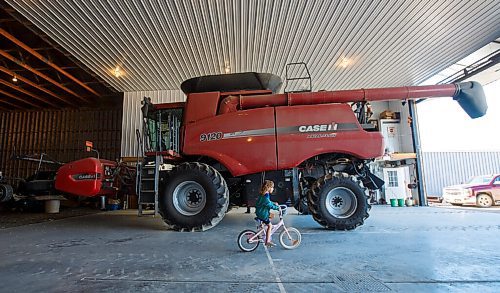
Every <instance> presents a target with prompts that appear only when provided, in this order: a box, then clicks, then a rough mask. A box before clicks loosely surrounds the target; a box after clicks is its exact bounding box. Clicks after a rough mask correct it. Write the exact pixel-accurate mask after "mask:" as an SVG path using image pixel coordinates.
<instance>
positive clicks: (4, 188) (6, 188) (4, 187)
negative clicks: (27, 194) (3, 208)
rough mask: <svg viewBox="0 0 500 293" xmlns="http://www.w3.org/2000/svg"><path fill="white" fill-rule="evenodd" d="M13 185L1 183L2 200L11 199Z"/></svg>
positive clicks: (0, 199) (0, 196)
mask: <svg viewBox="0 0 500 293" xmlns="http://www.w3.org/2000/svg"><path fill="white" fill-rule="evenodd" d="M12 194H13V192H12V186H10V185H8V184H0V202H6V201H9V200H10V199H11V198H12Z"/></svg>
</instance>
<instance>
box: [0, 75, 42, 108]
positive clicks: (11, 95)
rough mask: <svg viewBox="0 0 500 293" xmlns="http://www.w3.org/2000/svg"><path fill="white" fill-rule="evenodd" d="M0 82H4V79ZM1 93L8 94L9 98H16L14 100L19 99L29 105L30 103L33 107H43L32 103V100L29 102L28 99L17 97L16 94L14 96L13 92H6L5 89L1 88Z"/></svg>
mask: <svg viewBox="0 0 500 293" xmlns="http://www.w3.org/2000/svg"><path fill="white" fill-rule="evenodd" d="M0 83H4V81H3V80H1V79H0ZM0 95H4V96H7V97H9V98H12V99H14V100H17V101H20V102H23V103H25V104H28V105H30V106H33V107H35V108H41V107H40V106H39V105H36V104H33V103H31V102H28V101H26V99H22V98H19V97H16V96H14V95H13V94H11V93H8V92H5V91H3V90H0Z"/></svg>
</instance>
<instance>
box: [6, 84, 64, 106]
mask: <svg viewBox="0 0 500 293" xmlns="http://www.w3.org/2000/svg"><path fill="white" fill-rule="evenodd" d="M0 84H3V85H6V86H8V87H10V88H12V89H15V90H16V91H19V92H21V93H23V94H25V95H28V96H30V97H32V98H35V99H37V100H38V101H41V102H43V103H45V104H48V105H50V106H52V107H56V108H61V106H57V105H55V104H52V103H51V102H48V101H46V100H45V99H44V98H41V97H39V96H38V95H35V94H33V93H31V92H28V91H27V90H25V89H23V88H21V87H19V86H16V85H13V84H11V83H9V82H6V81H5V80H2V79H0ZM24 101H25V103H27V104H30V105H32V106H37V105H35V104H33V103H31V102H28V101H26V100H24ZM38 107H40V106H38Z"/></svg>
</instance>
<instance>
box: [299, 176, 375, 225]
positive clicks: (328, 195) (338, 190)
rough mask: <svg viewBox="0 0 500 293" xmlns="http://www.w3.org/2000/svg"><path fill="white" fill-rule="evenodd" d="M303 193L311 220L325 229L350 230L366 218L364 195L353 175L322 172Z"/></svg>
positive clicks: (366, 204) (366, 202)
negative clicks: (324, 173) (305, 195)
mask: <svg viewBox="0 0 500 293" xmlns="http://www.w3.org/2000/svg"><path fill="white" fill-rule="evenodd" d="M307 197H308V206H309V212H310V213H311V214H312V216H313V218H314V220H316V222H318V223H319V224H320V225H322V226H324V227H326V228H328V229H331V230H352V229H355V228H356V227H358V226H361V225H363V223H364V220H365V219H366V218H368V209H369V208H370V205H369V204H368V197H367V196H366V195H365V191H364V188H362V187H361V186H360V185H359V184H358V181H354V180H353V177H343V176H342V174H336V175H331V174H328V175H325V176H323V177H321V178H319V179H318V180H317V181H316V183H314V184H313V186H312V188H311V190H309V192H308V194H307Z"/></svg>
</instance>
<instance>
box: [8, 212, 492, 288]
mask: <svg viewBox="0 0 500 293" xmlns="http://www.w3.org/2000/svg"><path fill="white" fill-rule="evenodd" d="M245 210H246V209H244V208H239V209H234V210H232V211H230V212H229V213H228V214H227V215H226V217H225V218H224V220H223V221H222V222H221V223H220V224H219V225H218V226H217V227H215V228H213V229H212V230H210V231H207V232H198V233H179V232H173V231H168V230H166V229H165V228H164V225H163V222H162V221H161V219H160V218H158V217H157V218H152V217H141V218H139V217H137V216H136V211H132V210H129V211H115V212H104V213H99V214H93V215H87V216H81V217H73V218H67V219H62V220H57V221H52V222H45V223H39V224H32V225H27V226H21V227H13V228H8V229H3V230H0V284H1V286H0V291H1V292H140V291H147V292H165V291H174V290H175V291H176V292H386V291H400V292H450V291H451V292H499V291H500V246H499V235H500V234H499V232H500V212H499V211H498V210H495V209H492V210H487V209H476V210H465V209H451V208H450V209H449V208H440V207H405V208H403V207H398V208H396V207H393V208H391V207H388V206H374V207H373V208H372V210H371V216H370V218H369V219H368V220H367V221H366V223H365V225H364V226H361V227H359V228H358V229H356V230H354V231H347V232H338V231H328V230H324V229H322V228H321V227H320V226H319V225H318V224H317V223H316V222H315V221H314V220H313V219H312V218H311V217H310V216H301V215H297V214H296V213H294V212H291V213H290V214H289V215H287V217H286V223H287V224H288V225H289V226H294V227H296V228H298V229H299V230H300V231H301V232H302V236H303V240H302V244H301V246H300V247H299V248H297V249H296V250H285V249H283V248H281V247H280V246H279V244H278V246H277V247H273V248H270V249H265V248H264V247H263V246H262V245H261V246H259V248H258V249H257V250H256V251H254V252H251V253H244V252H241V251H240V250H239V249H238V246H237V244H236V238H237V236H238V234H239V232H240V231H242V230H243V229H246V228H254V222H253V215H252V214H245V213H244V212H245ZM292 210H293V209H292ZM252 211H253V209H252ZM275 242H277V239H276V238H275Z"/></svg>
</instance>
